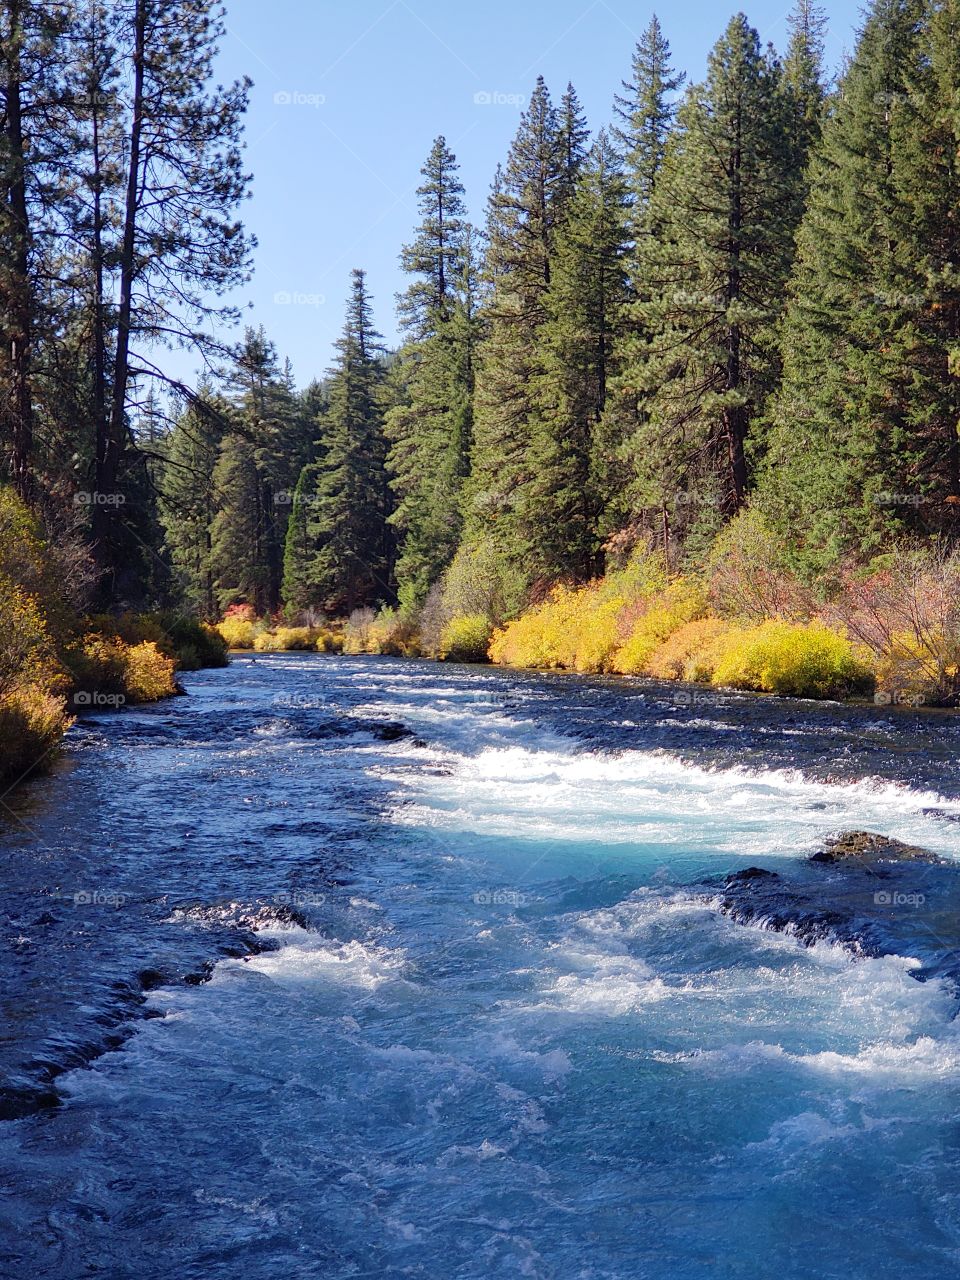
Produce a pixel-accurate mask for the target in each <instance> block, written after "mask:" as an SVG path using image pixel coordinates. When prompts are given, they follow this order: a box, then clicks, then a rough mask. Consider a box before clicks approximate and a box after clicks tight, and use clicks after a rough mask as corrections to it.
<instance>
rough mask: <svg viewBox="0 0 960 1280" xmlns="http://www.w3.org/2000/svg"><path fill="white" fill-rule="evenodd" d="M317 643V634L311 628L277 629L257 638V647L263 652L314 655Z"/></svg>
mask: <svg viewBox="0 0 960 1280" xmlns="http://www.w3.org/2000/svg"><path fill="white" fill-rule="evenodd" d="M316 642H317V633H316V632H315V631H314V630H313V629H312V628H311V627H277V629H276V630H275V631H274V632H272V633H271V632H265V633H264V634H263V635H262V636H257V639H256V643H255V647H256V648H257V649H260V650H261V651H262V650H264V649H272V650H274V651H276V652H278V653H290V652H292V651H300V652H302V653H312V652H313V651H314V648H315V646H316Z"/></svg>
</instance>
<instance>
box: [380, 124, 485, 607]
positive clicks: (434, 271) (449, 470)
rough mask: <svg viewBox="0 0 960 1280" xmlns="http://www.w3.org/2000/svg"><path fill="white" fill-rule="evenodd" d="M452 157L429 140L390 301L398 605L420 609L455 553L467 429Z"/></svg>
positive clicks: (465, 238) (468, 278)
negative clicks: (395, 329) (396, 319)
mask: <svg viewBox="0 0 960 1280" xmlns="http://www.w3.org/2000/svg"><path fill="white" fill-rule="evenodd" d="M458 167H459V166H458V165H457V162H456V158H455V157H454V155H453V154H452V153H451V152H450V151H449V149H448V148H447V146H446V143H445V141H444V139H443V138H442V137H441V138H438V139H437V140H436V142H435V143H434V146H433V149H432V151H431V153H430V156H429V157H428V159H427V162H426V164H425V166H424V168H423V171H422V172H423V176H424V179H425V181H424V183H423V184H422V185H421V186H420V187H419V189H418V195H419V197H420V212H421V214H422V218H423V221H422V222H421V224H420V227H419V230H418V234H417V238H416V240H415V241H414V242H413V244H412V245H410V246H408V247H407V248H405V249H404V251H403V254H402V259H401V260H402V262H403V265H404V268H405V269H406V270H407V271H408V272H410V273H411V274H412V275H413V276H414V277H415V278H414V280H413V281H412V283H411V284H410V286H409V288H408V289H407V290H406V292H405V293H404V294H403V295H402V297H401V298H400V315H401V318H402V319H403V321H404V323H405V325H406V328H407V331H408V334H409V338H408V340H407V342H406V343H405V345H404V347H403V348H402V350H401V351H400V354H399V357H398V359H397V361H396V363H395V366H394V369H393V371H392V374H393V376H392V383H393V387H394V400H395V403H394V404H393V406H392V407H391V409H390V410H389V412H388V414H387V419H386V434H387V437H388V439H389V440H390V442H391V448H390V453H389V457H388V467H389V470H390V473H391V477H392V479H391V486H392V489H393V492H394V494H395V495H396V504H397V505H396V510H395V511H394V512H393V514H392V516H391V517H390V519H391V524H392V525H393V526H394V527H395V528H396V529H397V530H398V531H399V533H400V537H401V542H400V548H399V555H398V559H397V566H396V573H397V583H398V588H399V596H400V600H401V603H402V604H404V605H407V606H411V607H412V606H416V605H418V604H420V603H422V601H423V599H424V598H425V597H426V594H427V592H428V591H429V589H430V587H431V585H432V584H433V583H434V582H435V581H436V580H437V579H438V578H439V577H440V575H441V574H442V572H443V570H444V569H445V568H446V567H447V565H448V564H449V563H450V561H451V559H452V558H453V554H454V552H455V551H456V547H457V543H458V541H459V537H460V530H461V523H462V513H461V507H462V488H463V481H464V478H465V476H466V473H467V467H468V459H469V450H470V441H471V436H472V423H473V358H474V348H475V345H476V329H477V326H476V321H475V318H474V293H475V280H474V276H475V266H474V255H473V232H472V229H471V227H470V226H469V224H468V223H467V222H466V220H465V213H466V207H465V205H464V201H463V186H462V184H461V183H460V180H459V178H458V177H457V169H458Z"/></svg>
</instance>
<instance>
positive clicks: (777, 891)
mask: <svg viewBox="0 0 960 1280" xmlns="http://www.w3.org/2000/svg"><path fill="white" fill-rule="evenodd" d="M723 888H724V893H723V897H721V899H720V902H719V907H720V911H721V913H722V914H723V915H725V916H729V917H730V918H731V919H732V920H735V921H736V922H737V924H755V925H760V926H761V927H762V928H764V929H772V930H774V932H776V933H792V934H793V935H794V937H796V938H797V939H798V940H799V941H800V942H802V943H803V944H804V945H805V946H808V947H810V946H813V945H814V943H816V942H825V941H842V942H846V943H847V944H848V945H850V946H851V947H852V948H853V949H854V950H856V951H857V952H859V953H861V954H874V955H878V954H879V952H877V951H873V950H871V949H869V948H867V949H865V948H864V945H863V939H862V938H861V937H859V936H858V935H857V934H856V933H855V932H854V920H853V913H852V912H850V911H840V910H835V909H833V908H830V907H821V906H819V905H814V904H812V903H810V902H808V901H806V900H804V899H803V898H802V897H801V896H800V895H799V894H797V893H795V892H794V891H793V890H791V889H789V888H786V887H784V884H783V881H782V880H781V878H780V876H779V875H777V873H776V872H775V871H765V870H764V869H763V868H762V867H747V868H745V870H743V871H735V872H734V873H733V875H729V876H727V878H726V880H725V881H724V882H723Z"/></svg>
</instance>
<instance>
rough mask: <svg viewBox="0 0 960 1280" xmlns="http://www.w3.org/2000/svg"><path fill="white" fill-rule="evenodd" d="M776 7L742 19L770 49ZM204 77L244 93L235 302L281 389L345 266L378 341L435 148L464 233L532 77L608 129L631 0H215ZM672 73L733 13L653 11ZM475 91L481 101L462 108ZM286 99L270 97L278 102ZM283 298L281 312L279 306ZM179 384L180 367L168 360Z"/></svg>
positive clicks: (304, 376) (308, 359)
mask: <svg viewBox="0 0 960 1280" xmlns="http://www.w3.org/2000/svg"><path fill="white" fill-rule="evenodd" d="M791 7H792V0H754V3H753V4H752V5H751V6H749V7H748V8H747V10H746V12H747V14H748V17H749V18H750V21H751V22H752V23H753V24H754V26H756V27H757V29H758V30H759V32H760V34H761V37H762V39H763V40H764V41H765V42H766V41H768V40H769V41H772V42H773V43H774V45H775V46H776V47H777V48H778V49H782V48H783V47H784V46H785V44H786V34H787V28H786V18H787V14H788V12H789V10H790V8H791ZM827 8H828V11H829V13H830V18H831V31H830V40H829V46H828V62H829V64H830V66H831V68H833V67H835V66H836V65H837V64H838V63H839V60H840V57H841V54H842V53H843V51H844V50H851V49H852V47H853V41H854V34H855V31H856V29H857V27H858V26H859V23H860V21H861V15H860V6H859V3H858V0H834V2H833V3H830V4H828V5H827ZM227 9H228V13H227V25H228V28H229V34H228V36H227V38H226V40H225V41H224V44H223V48H222V55H221V60H220V75H221V77H222V78H224V79H227V78H233V77H235V76H238V75H241V74H244V73H246V74H249V75H250V76H251V77H252V78H253V80H254V82H255V85H254V89H253V92H252V96H251V106H250V112H249V116H248V120H247V161H248V167H249V169H250V170H251V171H252V172H253V174H254V186H253V198H252V200H250V201H249V202H248V203H247V204H246V206H245V220H246V222H247V224H248V225H249V227H250V229H251V230H252V231H253V232H254V233H255V234H256V236H257V238H258V240H259V248H258V250H257V254H256V273H255V276H254V279H253V281H252V283H251V285H250V286H249V287H248V289H247V290H245V291H244V296H243V298H241V299H238V301H244V302H245V301H247V300H249V301H251V302H252V303H253V309H252V310H250V311H249V312H247V322H248V323H253V324H263V325H264V327H265V329H266V331H267V334H268V336H269V337H270V338H271V339H272V340H273V341H274V342H275V343H276V345H277V347H278V349H279V352H280V355H281V358H283V357H286V356H289V357H290V358H291V360H292V361H293V367H294V373H295V375H296V378H297V382H298V384H299V385H301V386H303V385H306V383H307V382H309V381H310V379H311V378H312V377H314V376H317V375H319V374H321V373H322V372H323V371H324V370H325V369H326V368H327V367H328V365H329V363H330V360H331V356H332V343H333V341H334V339H335V338H336V337H337V334H338V332H339V329H340V326H341V322H342V313H343V305H344V300H345V297H346V293H347V287H348V277H349V273H350V270H351V268H353V267H355V266H357V267H363V268H364V269H365V270H366V271H367V272H368V278H369V284H370V288H371V290H372V292H373V295H374V304H375V313H376V318H377V323H378V326H379V328H380V330H381V332H382V333H383V334H384V335H385V337H386V338H387V339H388V341H390V342H393V341H394V340H395V338H396V328H395V321H394V295H395V294H396V293H397V292H398V290H399V289H401V288H402V287H403V284H404V280H403V277H402V273H401V272H400V270H399V266H398V254H399V251H400V246H401V245H402V244H403V242H404V241H405V240H407V239H409V238H410V234H411V230H412V228H413V227H414V225H415V223H416V220H417V214H416V196H415V188H416V186H417V184H418V181H419V170H420V166H421V164H422V163H423V160H424V158H425V156H426V154H427V152H428V151H429V149H430V145H431V143H432V141H433V139H434V138H435V137H436V136H437V134H440V133H442V134H444V135H445V136H446V138H447V141H448V143H449V144H450V146H451V147H452V148H453V150H454V152H455V153H456V155H457V157H458V159H459V160H460V163H461V177H462V179H463V181H464V184H465V186H466V189H467V200H468V203H469V207H470V210H471V214H472V217H473V218H474V220H475V221H476V222H478V223H481V222H482V219H483V213H484V207H485V201H486V197H487V192H488V189H489V185H490V181H491V178H492V177H493V173H494V170H495V168H496V165H497V162H498V161H500V160H503V159H504V158H505V156H506V153H507V149H508V147H509V145H510V140H511V138H512V137H513V134H514V132H515V131H516V127H517V122H518V119H519V116H520V112H521V110H522V99H523V98H524V97H525V95H528V94H529V93H530V91H531V88H532V86H533V82H534V80H535V78H536V76H537V75H538V74H541V73H542V74H543V75H544V77H545V78H546V81H547V84H548V86H549V87H550V89H551V92H552V93H553V95H554V97H555V98H559V96H560V94H561V92H562V90H563V88H564V87H565V86H566V83H567V81H568V80H572V81H573V83H574V85H575V86H576V88H577V91H578V93H579V95H580V98H581V101H582V103H583V105H584V108H585V110H586V113H587V117H588V120H589V122H590V125H591V127H592V128H593V129H594V130H596V129H598V128H599V127H600V126H601V125H603V124H606V123H608V122H609V120H610V118H611V103H612V98H613V94H614V92H615V91H616V90H617V89H618V88H619V83H620V81H621V79H623V78H624V77H625V76H626V75H627V74H628V71H629V67H630V58H631V53H632V51H633V46H634V44H635V42H636V40H637V38H638V37H639V35H640V33H641V32H642V31H643V29H644V27H645V26H646V24H647V22H648V21H649V19H650V15H651V13H652V12H653V5H652V4H650V3H648V2H647V0H640V3H636V2H635V0H634V2H631V0H549V2H548V0H540V2H538V3H531V2H530V0H484V2H483V3H477V4H470V3H464V2H463V0H459V2H458V0H353V3H347V2H345V0H227ZM657 11H658V13H659V16H660V20H661V22H662V24H663V26H664V29H665V31H666V34H667V36H668V38H669V40H670V42H671V45H672V47H673V51H674V58H675V62H676V64H677V66H679V67H682V68H684V69H685V70H687V71H688V73H690V74H691V75H692V77H693V78H695V79H699V78H701V77H702V75H703V72H704V68H705V65H706V56H707V53H708V51H709V49H710V47H711V45H712V44H713V43H714V42H715V41H716V39H717V37H718V36H719V34H720V33H721V31H722V29H723V27H724V26H725V25H726V22H727V20H728V19H729V17H730V15H731V13H733V12H734V11H735V8H734V3H733V2H731V4H730V5H729V7H728V5H726V4H717V3H716V0H680V3H678V4H674V5H673V6H668V5H667V4H665V3H662V2H661V3H660V5H659V6H657ZM478 94H481V95H482V94H487V95H490V96H492V98H493V101H491V102H488V103H485V102H483V101H482V100H481V101H476V100H475V98H476V95H478ZM285 95H286V96H285ZM285 296H289V297H290V301H284V300H283V299H284V297H285ZM166 363H167V364H168V366H170V365H171V364H172V365H173V366H174V368H175V370H176V371H177V372H180V373H183V374H185V375H188V376H189V375H190V374H191V373H192V371H193V365H194V363H195V362H194V360H193V359H192V358H189V359H188V358H187V357H185V356H172V357H168V358H167V361H166Z"/></svg>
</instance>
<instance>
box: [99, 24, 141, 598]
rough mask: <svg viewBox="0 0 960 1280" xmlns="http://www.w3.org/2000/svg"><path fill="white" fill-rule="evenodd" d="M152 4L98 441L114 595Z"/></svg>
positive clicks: (137, 32)
mask: <svg viewBox="0 0 960 1280" xmlns="http://www.w3.org/2000/svg"><path fill="white" fill-rule="evenodd" d="M147 5H148V0H137V2H136V9H135V13H134V51H133V101H132V110H131V123H130V138H129V160H128V168H127V197H126V206H125V210H124V222H123V246H122V249H121V254H120V303H119V307H118V310H117V349H116V355H115V358H114V367H113V388H112V393H113V394H112V403H111V409H110V416H109V423H108V425H107V426H106V428H105V429H104V430H102V431H101V433H100V439H98V441H97V459H96V478H97V484H96V488H97V493H98V495H99V500H98V501H97V502H95V504H94V508H93V535H94V543H95V552H96V555H97V559H98V562H99V565H100V568H101V569H102V570H103V573H104V576H105V582H104V584H103V585H104V588H105V589H106V590H107V592H109V591H110V587H111V580H112V577H113V575H114V573H115V572H116V569H117V563H116V554H117V553H116V523H117V512H118V504H117V503H116V502H115V501H107V500H106V498H107V496H108V495H110V496H112V495H115V494H116V492H117V485H118V483H119V478H120V460H121V458H122V455H123V446H124V441H125V438H126V406H127V386H128V383H129V378H130V329H131V321H132V315H133V285H134V280H135V275H136V241H137V214H138V209H139V188H140V177H141V173H140V148H141V139H142V135H143V112H144V73H145V68H144V62H145V53H146V29H147Z"/></svg>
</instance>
